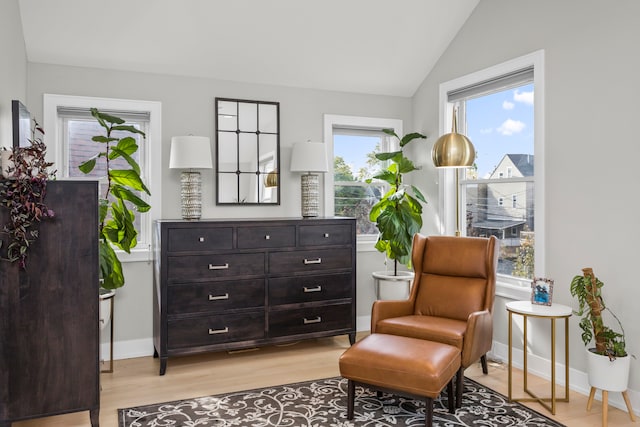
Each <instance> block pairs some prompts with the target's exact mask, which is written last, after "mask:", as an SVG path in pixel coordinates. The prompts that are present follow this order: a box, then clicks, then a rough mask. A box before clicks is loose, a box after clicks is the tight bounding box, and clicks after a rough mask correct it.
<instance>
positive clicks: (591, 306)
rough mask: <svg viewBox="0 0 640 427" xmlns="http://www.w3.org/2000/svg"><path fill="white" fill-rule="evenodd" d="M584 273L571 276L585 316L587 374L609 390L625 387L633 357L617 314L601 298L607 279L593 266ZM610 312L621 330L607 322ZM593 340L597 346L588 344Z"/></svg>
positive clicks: (592, 381) (594, 383) (593, 383)
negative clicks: (602, 280) (601, 278)
mask: <svg viewBox="0 0 640 427" xmlns="http://www.w3.org/2000/svg"><path fill="white" fill-rule="evenodd" d="M582 272H583V274H582V275H578V276H575V277H574V278H573V280H571V287H570V291H571V295H572V296H574V297H576V298H577V299H578V310H575V311H574V313H575V314H576V315H578V316H582V318H581V319H580V329H581V330H582V341H583V342H584V345H585V346H587V350H588V351H587V357H588V375H589V383H590V384H591V386H592V387H595V388H599V389H601V390H608V391H625V390H626V389H627V385H628V381H629V366H630V359H631V358H630V357H629V355H628V353H627V350H626V342H625V335H624V329H623V328H622V324H621V323H620V320H619V319H618V317H617V316H616V315H615V314H614V313H613V312H612V311H611V310H610V309H609V308H608V307H607V306H606V305H605V303H604V300H603V299H602V287H603V286H604V283H602V282H601V281H600V279H598V278H597V277H596V276H595V274H594V273H593V269H591V268H583V269H582ZM604 312H608V313H609V314H610V315H611V317H613V319H615V321H616V322H617V324H618V327H619V330H620V332H617V331H615V330H613V329H611V328H610V327H609V326H606V325H605V322H604V320H603V316H602V315H603V313H604ZM592 341H595V347H594V348H589V345H590V344H591V342H592Z"/></svg>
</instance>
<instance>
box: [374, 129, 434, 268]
mask: <svg viewBox="0 0 640 427" xmlns="http://www.w3.org/2000/svg"><path fill="white" fill-rule="evenodd" d="M383 132H384V133H386V134H387V135H390V136H394V137H395V138H397V139H398V140H399V141H400V150H398V151H392V152H388V153H377V154H376V155H375V157H376V159H378V160H382V161H385V162H387V167H386V168H385V169H383V170H381V171H379V172H378V173H377V174H376V175H374V176H373V178H371V179H368V180H367V182H368V183H370V182H371V181H372V180H373V179H379V180H382V181H385V182H387V183H389V185H390V188H389V191H388V192H387V193H386V194H385V195H384V196H383V197H382V198H381V199H380V201H378V203H376V204H375V205H373V206H372V207H371V211H370V212H369V220H371V222H374V223H375V224H376V227H377V228H378V240H377V241H376V245H375V247H376V249H377V250H378V251H380V252H384V253H385V254H386V257H387V258H388V259H392V260H394V269H393V274H394V275H397V274H398V263H400V264H402V265H406V266H407V267H410V266H411V245H412V242H413V235H414V234H415V233H417V232H419V231H420V229H421V228H422V204H421V202H422V203H427V201H426V199H425V198H424V196H423V195H422V193H421V192H420V190H419V189H418V188H417V187H415V186H413V185H411V186H407V185H405V184H403V175H404V174H407V173H410V172H412V171H414V170H417V169H419V168H418V167H417V166H415V165H414V164H413V162H412V161H411V160H410V159H409V158H407V157H406V156H405V155H404V151H403V150H404V147H406V146H407V144H409V143H410V142H412V141H413V140H415V139H419V138H422V139H424V138H426V136H425V135H422V134H421V133H417V132H414V133H409V134H406V135H405V136H403V137H402V138H400V137H399V136H398V135H397V134H396V133H395V132H394V131H393V129H383Z"/></svg>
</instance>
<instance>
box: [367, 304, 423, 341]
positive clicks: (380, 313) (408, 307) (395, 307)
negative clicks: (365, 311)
mask: <svg viewBox="0 0 640 427" xmlns="http://www.w3.org/2000/svg"><path fill="white" fill-rule="evenodd" d="M412 313H413V301H411V300H397V301H396V300H387V301H380V300H377V301H374V302H373V306H372V307H371V333H372V334H373V333H375V332H376V325H377V323H378V322H379V321H380V320H384V319H389V318H391V317H400V316H408V315H410V314H412Z"/></svg>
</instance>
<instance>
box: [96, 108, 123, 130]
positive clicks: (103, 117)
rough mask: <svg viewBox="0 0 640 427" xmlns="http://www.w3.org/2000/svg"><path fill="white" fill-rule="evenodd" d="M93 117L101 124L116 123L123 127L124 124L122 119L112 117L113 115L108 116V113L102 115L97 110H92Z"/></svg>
mask: <svg viewBox="0 0 640 427" xmlns="http://www.w3.org/2000/svg"><path fill="white" fill-rule="evenodd" d="M91 115H92V116H93V117H95V118H96V119H98V121H99V122H102V123H104V122H109V123H112V124H113V123H115V124H117V125H121V124H123V123H124V120H122V119H121V118H120V117H116V116H112V115H111V114H107V113H102V112H100V111H98V109H97V108H92V109H91ZM103 126H104V125H103ZM105 127H106V126H105Z"/></svg>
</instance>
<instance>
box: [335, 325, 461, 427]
mask: <svg viewBox="0 0 640 427" xmlns="http://www.w3.org/2000/svg"><path fill="white" fill-rule="evenodd" d="M339 364H340V375H342V377H343V378H346V379H347V380H348V395H347V418H348V419H349V420H351V419H353V412H354V398H355V386H356V385H357V384H361V385H365V386H370V387H371V388H374V389H376V390H382V391H389V392H392V393H396V394H402V395H408V396H411V397H422V398H425V399H426V413H425V426H427V427H430V426H431V424H432V420H433V399H435V398H437V397H438V395H440V392H441V391H442V390H443V389H444V387H445V386H447V395H448V404H449V412H451V413H453V412H454V411H455V402H454V393H453V379H454V377H455V375H456V373H459V374H460V375H462V372H461V365H460V350H458V349H457V348H456V347H453V346H450V345H447V344H442V343H438V342H433V341H426V340H421V339H416V338H409V337H403V336H396V335H387V334H372V335H369V336H367V337H365V338H364V339H362V340H361V341H359V342H357V343H355V344H354V345H352V346H351V347H350V348H348V349H347V350H346V351H345V352H344V353H343V354H342V355H341V356H340V361H339Z"/></svg>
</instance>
